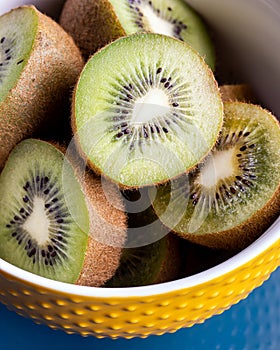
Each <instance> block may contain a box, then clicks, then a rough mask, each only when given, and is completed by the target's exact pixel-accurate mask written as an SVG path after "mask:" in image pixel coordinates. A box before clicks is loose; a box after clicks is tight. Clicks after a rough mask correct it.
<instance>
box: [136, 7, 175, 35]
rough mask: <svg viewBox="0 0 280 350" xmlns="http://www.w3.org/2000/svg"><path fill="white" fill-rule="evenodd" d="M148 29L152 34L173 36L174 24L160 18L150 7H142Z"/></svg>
mask: <svg viewBox="0 0 280 350" xmlns="http://www.w3.org/2000/svg"><path fill="white" fill-rule="evenodd" d="M140 8H141V11H142V13H143V15H144V22H145V24H146V27H147V28H149V30H150V31H151V32H154V33H159V34H164V35H168V36H173V24H172V23H170V22H168V21H167V20H165V19H163V18H161V17H159V15H158V14H157V13H155V12H154V10H153V9H152V8H151V6H149V5H143V6H140Z"/></svg>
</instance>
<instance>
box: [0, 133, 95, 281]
mask: <svg viewBox="0 0 280 350" xmlns="http://www.w3.org/2000/svg"><path fill="white" fill-rule="evenodd" d="M66 189H71V200H72V201H70V196H68V201H67V203H66V202H65V199H64V192H63V191H64V190H66ZM69 205H71V211H70V210H69V207H68V206H69ZM0 207H1V215H0V239H1V245H0V258H2V259H4V260H6V261H7V262H9V263H11V264H13V265H15V266H18V267H20V268H22V269H24V270H27V271H30V272H32V273H35V274H38V275H41V276H43V277H46V278H50V279H54V280H58V281H62V282H68V283H75V282H76V280H77V279H78V277H79V274H80V272H81V270H82V266H83V263H84V258H85V252H86V247H87V242H88V232H89V216H88V211H87V207H86V203H85V198H84V195H83V193H82V191H81V187H80V184H79V182H78V181H77V179H76V177H75V174H74V170H73V168H72V166H71V165H70V163H68V161H67V160H66V159H65V157H64V154H63V153H62V152H60V151H59V150H58V149H57V148H56V147H54V146H52V145H51V144H49V143H47V142H44V141H39V140H34V139H28V140H25V141H22V142H21V143H19V144H18V145H17V146H16V147H15V148H14V150H13V151H12V153H11V154H10V156H9V158H8V160H7V163H6V165H5V167H4V169H3V171H2V173H1V176H0Z"/></svg>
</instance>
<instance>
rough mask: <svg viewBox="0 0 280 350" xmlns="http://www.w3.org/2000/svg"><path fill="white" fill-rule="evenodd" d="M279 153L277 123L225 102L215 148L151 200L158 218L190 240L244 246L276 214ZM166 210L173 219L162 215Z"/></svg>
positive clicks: (258, 111) (252, 107)
mask: <svg viewBox="0 0 280 350" xmlns="http://www.w3.org/2000/svg"><path fill="white" fill-rule="evenodd" d="M279 149H280V127H279V122H278V120H277V119H276V118H275V117H274V116H273V115H272V114H271V113H269V112H268V111H266V110H264V109H262V108H261V107H259V106H256V105H252V104H247V103H241V102H227V103H225V121H224V126H223V129H222V132H221V135H220V137H219V139H218V141H217V144H216V146H215V148H214V149H213V151H212V152H211V154H210V155H209V156H208V157H207V159H206V160H205V161H204V162H202V164H200V165H199V166H198V167H197V169H196V170H194V171H193V172H191V173H190V174H189V175H188V176H185V178H183V179H178V181H177V182H175V181H174V182H173V184H172V190H170V188H171V186H170V185H169V186H162V187H161V188H160V189H159V191H158V194H157V198H156V200H155V201H154V202H153V206H154V209H155V211H156V213H157V215H158V217H159V218H160V219H161V220H162V221H163V222H164V224H165V225H166V226H168V227H169V228H172V229H173V231H174V232H176V233H178V234H179V235H180V236H181V237H184V238H187V239H189V240H191V241H193V242H197V243H200V244H203V245H208V246H210V247H214V248H234V249H240V248H244V247H245V246H247V245H249V244H250V243H252V242H253V240H255V239H256V238H257V237H259V236H260V235H261V234H262V233H263V232H264V230H265V229H267V228H268V227H269V226H270V225H271V223H272V222H273V221H274V220H275V219H276V218H277V216H278V215H279V204H280V190H279V189H280V186H279V185H280V167H279V164H280V153H279ZM167 208H168V209H169V211H170V212H172V211H173V216H172V215H169V216H167V215H165V211H166V209H167ZM178 212H180V213H182V214H180V215H181V216H180V217H179V218H178ZM176 220H177V221H176Z"/></svg>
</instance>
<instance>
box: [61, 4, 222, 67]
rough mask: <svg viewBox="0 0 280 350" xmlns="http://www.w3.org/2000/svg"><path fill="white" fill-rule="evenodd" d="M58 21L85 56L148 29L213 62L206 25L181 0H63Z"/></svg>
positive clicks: (213, 57) (213, 56) (213, 54)
mask: <svg viewBox="0 0 280 350" xmlns="http://www.w3.org/2000/svg"><path fill="white" fill-rule="evenodd" d="M60 24H61V25H62V27H63V28H65V29H66V31H67V32H69V33H70V34H71V35H72V36H73V38H74V40H75V41H76V43H77V45H78V46H79V47H80V48H81V50H82V52H83V53H84V55H85V57H89V56H90V55H91V54H93V53H94V52H96V51H97V50H98V49H99V48H101V47H103V46H105V45H106V44H108V43H110V42H111V41H113V40H115V39H117V38H119V37H120V36H124V35H130V34H134V33H139V32H152V33H159V34H165V35H169V36H172V37H174V38H177V39H179V40H182V41H184V42H186V43H188V44H190V45H191V46H192V47H193V48H194V49H195V50H197V52H199V53H200V55H201V56H203V57H204V58H205V60H206V62H207V63H208V65H209V66H210V67H211V68H212V69H214V66H215V53H214V49H213V45H212V43H211V40H210V37H209V35H208V31H207V29H206V26H205V24H204V23H203V21H202V18H201V17H200V15H198V14H197V13H196V12H195V11H194V10H193V9H192V8H191V7H190V6H189V5H187V4H186V2H185V1H183V0H152V1H148V0H81V1H76V0H67V1H66V3H65V5H64V7H63V10H62V13H61V16H60Z"/></svg>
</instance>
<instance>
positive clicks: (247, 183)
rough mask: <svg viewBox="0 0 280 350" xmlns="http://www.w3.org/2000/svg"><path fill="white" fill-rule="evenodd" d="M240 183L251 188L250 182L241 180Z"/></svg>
mask: <svg viewBox="0 0 280 350" xmlns="http://www.w3.org/2000/svg"><path fill="white" fill-rule="evenodd" d="M242 183H243V184H244V185H246V186H248V187H251V186H253V184H252V182H251V181H249V180H246V179H242Z"/></svg>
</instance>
